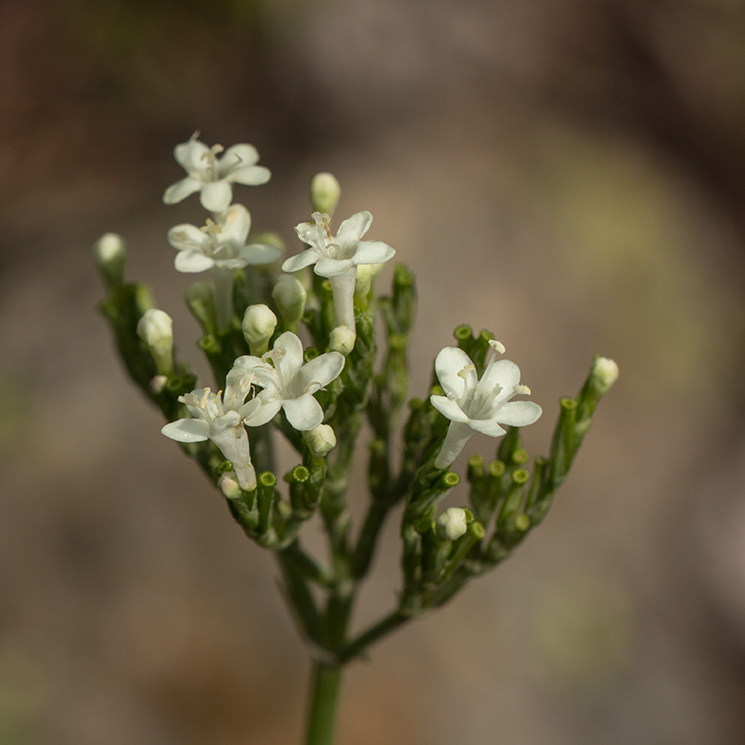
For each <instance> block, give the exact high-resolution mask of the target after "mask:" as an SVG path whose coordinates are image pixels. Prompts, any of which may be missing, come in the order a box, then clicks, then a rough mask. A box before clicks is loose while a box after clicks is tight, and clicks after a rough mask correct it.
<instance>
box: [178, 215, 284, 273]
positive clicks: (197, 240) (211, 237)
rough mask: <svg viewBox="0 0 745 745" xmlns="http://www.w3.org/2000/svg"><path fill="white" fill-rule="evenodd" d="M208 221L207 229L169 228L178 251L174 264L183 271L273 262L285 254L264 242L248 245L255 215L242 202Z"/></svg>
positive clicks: (186, 226)
mask: <svg viewBox="0 0 745 745" xmlns="http://www.w3.org/2000/svg"><path fill="white" fill-rule="evenodd" d="M216 218H217V221H216V222H214V221H212V220H207V224H206V225H205V226H204V227H203V228H197V227H196V226H195V225H189V224H183V225H176V226H175V227H173V228H171V229H170V230H169V231H168V242H169V243H170V244H171V245H172V246H173V247H174V248H176V249H178V254H177V255H176V259H175V261H174V264H175V266H176V269H178V270H179V271H180V272H203V271H205V270H207V269H212V268H213V267H216V268H218V269H231V270H232V269H240V268H242V267H244V266H247V265H249V264H250V265H259V264H270V263H271V262H272V261H276V260H277V259H278V258H279V257H280V255H281V254H282V251H281V249H279V248H277V246H269V245H265V244H263V243H251V244H248V245H246V239H247V238H248V231H249V229H250V228H251V215H250V214H249V212H248V210H247V209H246V208H245V207H244V206H243V205H242V204H234V205H232V206H231V207H230V208H229V209H227V210H225V211H224V212H222V213H220V214H219V215H217V216H216Z"/></svg>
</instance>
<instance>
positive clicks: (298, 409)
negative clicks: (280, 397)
mask: <svg viewBox="0 0 745 745" xmlns="http://www.w3.org/2000/svg"><path fill="white" fill-rule="evenodd" d="M282 408H283V409H284V410H285V415H286V416H287V421H288V422H289V423H290V424H291V425H292V426H293V427H294V428H295V429H297V430H300V431H301V432H305V431H307V430H309V429H313V428H314V427H317V426H318V425H319V424H321V422H322V421H323V409H322V408H321V404H319V403H318V401H316V399H315V398H313V396H311V395H310V394H309V393H306V394H305V395H303V396H300V398H291V399H289V400H286V401H283V402H282Z"/></svg>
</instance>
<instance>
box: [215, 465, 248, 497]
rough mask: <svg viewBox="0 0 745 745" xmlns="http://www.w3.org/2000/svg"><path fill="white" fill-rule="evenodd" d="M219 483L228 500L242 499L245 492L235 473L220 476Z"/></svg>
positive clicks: (230, 472) (227, 472) (228, 472)
mask: <svg viewBox="0 0 745 745" xmlns="http://www.w3.org/2000/svg"><path fill="white" fill-rule="evenodd" d="M217 483H218V485H219V487H220V490H221V491H222V493H223V494H224V495H225V497H226V498H227V499H240V497H241V494H242V493H243V490H242V489H241V487H240V485H239V484H238V481H237V479H236V476H235V473H234V472H233V471H226V472H225V473H224V474H222V476H220V478H219V479H218V482H217Z"/></svg>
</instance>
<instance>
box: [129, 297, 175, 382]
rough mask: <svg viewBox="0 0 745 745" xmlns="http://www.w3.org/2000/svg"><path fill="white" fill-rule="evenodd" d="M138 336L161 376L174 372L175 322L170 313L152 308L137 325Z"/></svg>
mask: <svg viewBox="0 0 745 745" xmlns="http://www.w3.org/2000/svg"><path fill="white" fill-rule="evenodd" d="M137 335H138V336H139V337H140V339H142V341H143V342H144V343H145V346H146V347H147V348H148V350H149V351H150V354H151V355H152V356H153V360H155V366H156V367H157V368H158V372H159V373H160V374H161V375H170V374H171V373H172V372H173V321H172V320H171V317H170V316H169V315H168V313H165V312H163V311H162V310H158V309H157V308H151V309H150V310H146V311H145V312H144V313H143V315H142V317H141V318H140V320H139V321H138V323H137Z"/></svg>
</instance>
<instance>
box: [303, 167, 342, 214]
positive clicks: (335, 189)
mask: <svg viewBox="0 0 745 745" xmlns="http://www.w3.org/2000/svg"><path fill="white" fill-rule="evenodd" d="M340 196H341V186H340V185H339V182H338V181H337V180H336V177H335V176H333V175H332V174H330V173H317V174H316V175H315V176H313V178H312V179H311V181H310V203H311V205H312V207H313V210H314V211H315V212H322V213H325V214H327V215H328V216H329V217H332V216H333V214H334V210H335V209H336V205H337V204H339V197H340Z"/></svg>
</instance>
